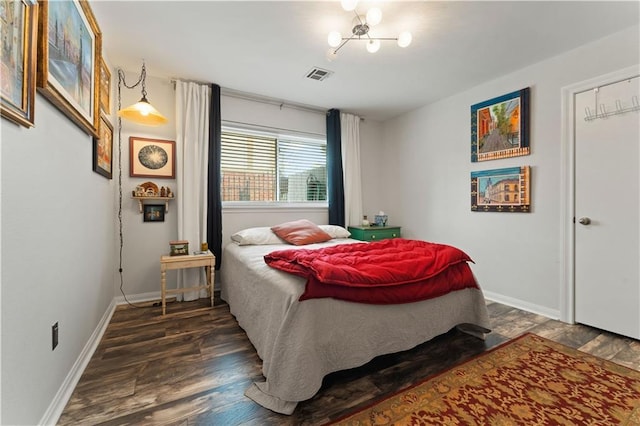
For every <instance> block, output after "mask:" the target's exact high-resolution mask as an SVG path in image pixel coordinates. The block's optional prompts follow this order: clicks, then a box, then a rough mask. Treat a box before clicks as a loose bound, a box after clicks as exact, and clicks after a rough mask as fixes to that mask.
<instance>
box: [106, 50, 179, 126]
mask: <svg viewBox="0 0 640 426" xmlns="http://www.w3.org/2000/svg"><path fill="white" fill-rule="evenodd" d="M118 77H119V79H120V82H124V73H123V72H122V70H119V71H118ZM146 78H147V68H146V67H145V64H144V62H143V63H142V72H141V73H140V79H139V80H138V82H137V83H136V84H134V85H133V86H131V87H129V86H126V84H125V86H126V87H129V88H134V87H136V86H137V85H138V84H142V99H140V100H139V101H138V102H136V103H135V104H133V105H131V106H128V107H126V108H123V109H121V110H120V111H118V117H122V118H124V119H125V120H129V121H133V122H134V123H138V124H144V125H147V126H159V125H161V124H165V123H166V122H167V121H168V120H167V118H166V117H165V116H163V115H162V114H160V112H159V111H158V110H157V109H155V108H154V107H153V105H151V104H150V103H149V101H148V100H147V90H146V87H145V81H146Z"/></svg>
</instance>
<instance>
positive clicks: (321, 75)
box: [306, 67, 333, 81]
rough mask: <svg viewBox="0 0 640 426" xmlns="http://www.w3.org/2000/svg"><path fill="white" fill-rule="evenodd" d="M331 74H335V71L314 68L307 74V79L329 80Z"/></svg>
mask: <svg viewBox="0 0 640 426" xmlns="http://www.w3.org/2000/svg"><path fill="white" fill-rule="evenodd" d="M331 74H333V71H329V70H325V69H322V68H318V67H314V68H311V70H310V71H309V72H307V75H306V77H307V78H308V79H310V80H317V81H322V80H325V79H327V78H328V77H329V76H330V75H331Z"/></svg>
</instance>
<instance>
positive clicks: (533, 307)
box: [482, 290, 560, 320]
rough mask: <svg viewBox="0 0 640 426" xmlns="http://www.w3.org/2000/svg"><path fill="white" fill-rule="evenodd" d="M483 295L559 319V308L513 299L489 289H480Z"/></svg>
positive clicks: (488, 298) (492, 299) (489, 298)
mask: <svg viewBox="0 0 640 426" xmlns="http://www.w3.org/2000/svg"><path fill="white" fill-rule="evenodd" d="M482 292H483V293H484V297H485V299H487V300H491V301H494V302H498V303H502V304H504V305H509V306H512V307H514V308H518V309H522V310H524V311H528V312H532V313H534V314H538V315H542V316H544V317H547V318H551V319H554V320H559V319H560V310H558V309H549V308H547V307H546V306H540V305H535V304H533V303H529V302H525V301H523V300H519V299H514V298H513V297H509V296H503V295H501V294H497V293H492V292H490V291H486V290H482Z"/></svg>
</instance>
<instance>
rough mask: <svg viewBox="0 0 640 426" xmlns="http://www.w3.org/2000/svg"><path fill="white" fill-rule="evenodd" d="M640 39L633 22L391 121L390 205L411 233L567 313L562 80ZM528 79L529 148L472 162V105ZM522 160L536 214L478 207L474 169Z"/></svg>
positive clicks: (630, 52) (497, 286) (614, 59)
mask: <svg viewBox="0 0 640 426" xmlns="http://www.w3.org/2000/svg"><path fill="white" fill-rule="evenodd" d="M639 39H640V37H639V28H638V26H635V27H631V28H629V29H627V30H624V31H621V32H619V33H617V34H614V35H612V36H609V37H606V38H603V39H601V40H599V41H596V42H594V43H591V44H588V45H585V46H582V47H581V48H578V49H575V50H573V51H570V52H568V53H566V54H563V55H560V56H557V57H554V58H551V59H548V60H545V61H543V62H540V63H538V64H535V65H533V66H530V67H527V68H524V69H521V70H520V71H517V72H514V73H512V74H509V75H506V76H503V77H500V78H497V79H496V80H493V81H490V82H487V83H485V84H482V85H480V86H477V87H474V88H473V89H471V90H467V91H465V92H463V93H460V94H457V95H455V96H452V97H449V98H447V99H444V100H441V101H439V102H436V103H434V104H431V105H427V106H425V107H423V108H420V109H418V110H415V111H412V112H410V113H408V114H405V115H403V116H400V117H398V118H396V119H394V120H390V121H388V122H385V123H384V135H385V139H386V141H387V143H385V144H384V146H383V147H382V148H383V149H382V155H383V156H384V158H385V162H386V167H385V169H384V171H385V173H386V174H385V177H386V178H385V180H384V182H383V185H382V188H384V191H385V192H386V193H387V194H389V197H388V199H387V200H386V202H387V205H388V206H389V207H385V209H386V210H387V211H388V212H389V216H390V218H393V220H392V221H393V222H394V223H396V224H399V225H402V226H403V236H407V237H412V238H420V239H426V240H431V241H437V242H442V243H446V244H452V245H456V246H458V247H460V248H462V249H463V250H465V251H466V252H467V253H468V254H469V255H470V256H471V257H472V258H473V259H474V260H475V262H476V264H475V265H473V270H474V273H475V274H476V276H477V278H478V280H479V282H480V285H481V286H482V287H483V289H484V290H485V291H487V293H488V294H490V295H491V296H496V298H498V299H501V300H503V301H507V302H510V303H512V304H517V305H520V306H522V307H525V308H528V309H531V310H534V311H537V312H540V313H543V314H546V315H550V316H554V317H559V315H560V293H561V289H562V285H563V283H562V265H561V262H562V253H563V252H562V226H563V223H562V221H563V218H562V215H561V211H562V203H563V200H561V199H560V194H561V187H560V185H561V177H562V170H563V169H562V167H563V164H562V161H561V151H562V149H561V148H562V147H561V142H562V140H561V105H560V104H561V89H562V87H564V86H567V85H570V84H573V83H576V82H579V81H583V80H586V79H589V78H592V77H595V76H598V75H602V74H606V73H608V72H611V71H614V70H617V69H621V68H625V67H627V66H631V65H634V64H637V63H639V62H640V57H639V55H640V52H639V50H638V40H639ZM524 87H530V88H531V100H530V107H531V110H530V117H531V121H530V123H531V132H530V146H531V155H529V156H523V157H514V158H509V159H502V160H495V161H485V162H481V163H471V161H470V139H471V137H470V131H469V119H470V106H471V105H473V104H475V103H478V102H481V101H484V100H487V99H490V98H493V97H496V96H499V95H503V94H506V93H509V92H512V91H515V90H519V89H522V88H524ZM520 165H531V166H532V169H531V174H532V177H531V197H532V212H531V213H511V214H509V213H480V212H471V211H470V194H469V191H470V172H471V171H475V170H486V169H495V168H502V167H510V166H520ZM396 217H397V218H398V219H399V220H398V221H396V220H395V218H396ZM390 220H391V219H390Z"/></svg>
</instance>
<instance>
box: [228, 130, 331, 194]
mask: <svg viewBox="0 0 640 426" xmlns="http://www.w3.org/2000/svg"><path fill="white" fill-rule="evenodd" d="M221 150H222V153H221V160H220V162H221V175H222V181H221V185H222V187H221V194H222V201H223V202H225V201H246V202H262V203H264V202H289V203H292V202H293V203H300V202H326V200H327V164H326V163H327V144H326V140H318V139H313V138H311V137H308V138H307V137H299V136H286V135H277V134H268V133H264V132H260V133H254V132H250V131H245V130H232V129H223V131H222V146H221Z"/></svg>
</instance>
